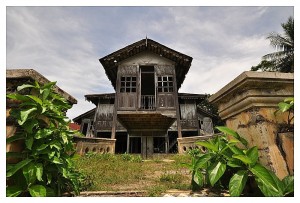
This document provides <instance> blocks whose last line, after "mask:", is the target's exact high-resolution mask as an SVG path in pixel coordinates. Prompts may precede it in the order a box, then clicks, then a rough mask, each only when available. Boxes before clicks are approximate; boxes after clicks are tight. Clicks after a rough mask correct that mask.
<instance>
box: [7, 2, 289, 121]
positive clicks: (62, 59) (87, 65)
mask: <svg viewBox="0 0 300 203" xmlns="http://www.w3.org/2000/svg"><path fill="white" fill-rule="evenodd" d="M290 15H293V9H292V7H7V68H34V69H36V70H37V71H38V72H40V73H41V74H43V75H44V76H45V77H46V78H48V79H49V80H52V81H58V83H57V84H58V86H59V87H60V88H62V89H63V90H65V91H66V92H68V93H69V94H71V95H72V96H74V97H75V98H76V99H77V100H78V104H77V105H74V107H73V108H72V109H71V110H70V111H69V112H68V116H69V117H70V118H74V117H76V116H78V115H79V114H82V113H84V112H86V111H87V110H90V109H91V108H93V106H94V105H93V104H91V103H89V102H87V101H85V100H84V95H86V94H96V93H108V92H113V91H114V90H113V88H112V86H111V82H110V81H109V80H108V79H107V77H106V75H105V72H104V70H103V68H102V65H101V64H100V63H99V61H98V59H99V58H102V57H104V56H105V55H107V54H109V53H112V52H114V51H116V50H118V49H120V48H122V47H124V46H127V45H129V44H131V43H134V42H135V41H138V40H140V39H142V38H144V37H145V36H146V35H148V37H149V38H151V39H153V40H155V41H157V42H159V43H162V44H164V45H166V46H168V47H170V48H172V49H174V50H177V51H179V52H181V53H184V54H187V55H189V56H192V57H193V62H192V66H191V68H190V71H189V73H188V74H187V76H186V79H185V81H184V83H183V85H182V87H181V89H180V92H191V93H211V94H212V93H215V92H216V91H218V90H219V89H220V88H222V87H223V86H224V85H226V84H227V83H228V82H230V81H231V80H233V79H234V78H235V77H236V76H237V75H239V74H240V73H241V72H242V71H245V70H249V69H250V67H251V66H253V65H256V64H257V63H259V61H260V58H261V56H262V55H264V54H266V53H268V52H270V51H271V48H270V47H269V45H268V41H267V40H266V39H265V37H266V34H267V33H268V32H271V31H277V30H278V29H280V23H281V22H284V21H285V20H286V19H287V17H288V16H290ZM271 19H277V21H278V22H276V21H275V22H273V20H271Z"/></svg>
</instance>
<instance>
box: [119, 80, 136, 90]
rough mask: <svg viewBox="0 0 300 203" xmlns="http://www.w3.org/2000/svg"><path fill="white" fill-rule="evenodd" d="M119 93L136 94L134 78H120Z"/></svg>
mask: <svg viewBox="0 0 300 203" xmlns="http://www.w3.org/2000/svg"><path fill="white" fill-rule="evenodd" d="M120 92H136V77H130V76H124V77H121V87H120Z"/></svg>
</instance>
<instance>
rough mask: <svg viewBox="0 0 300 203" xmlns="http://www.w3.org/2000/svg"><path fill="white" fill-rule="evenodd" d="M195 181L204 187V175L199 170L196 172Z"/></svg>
mask: <svg viewBox="0 0 300 203" xmlns="http://www.w3.org/2000/svg"><path fill="white" fill-rule="evenodd" d="M194 181H195V183H197V184H198V185H199V186H200V187H203V185H204V178H203V174H202V173H201V172H200V171H199V170H197V171H195V175H194Z"/></svg>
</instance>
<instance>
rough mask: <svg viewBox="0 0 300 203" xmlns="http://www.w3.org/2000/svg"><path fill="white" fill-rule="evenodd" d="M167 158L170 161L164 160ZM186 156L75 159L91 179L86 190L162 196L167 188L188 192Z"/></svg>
mask: <svg viewBox="0 0 300 203" xmlns="http://www.w3.org/2000/svg"><path fill="white" fill-rule="evenodd" d="M165 158H167V159H168V160H171V161H168V162H166V161H163V159H165ZM188 160H189V157H188V156H187V155H169V156H168V157H161V158H159V157H156V158H154V159H152V160H143V161H142V159H141V156H140V155H133V154H126V153H125V154H116V155H113V154H88V155H85V156H82V157H80V158H77V159H76V160H75V165H76V168H78V169H79V170H80V172H81V173H83V174H84V175H85V176H86V177H89V180H92V181H87V182H86V185H88V187H87V188H86V190H91V191H99V190H105V191H126V190H144V191H146V196H160V195H161V193H163V192H165V191H166V190H168V189H189V188H190V185H189V178H188V173H187V171H186V169H185V168H184V167H183V166H182V165H181V163H182V162H187V161H188Z"/></svg>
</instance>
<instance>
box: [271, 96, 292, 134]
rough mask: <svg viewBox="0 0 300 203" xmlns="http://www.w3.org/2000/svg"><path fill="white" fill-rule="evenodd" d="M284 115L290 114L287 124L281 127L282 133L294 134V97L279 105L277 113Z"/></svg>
mask: <svg viewBox="0 0 300 203" xmlns="http://www.w3.org/2000/svg"><path fill="white" fill-rule="evenodd" d="M279 112H280V113H284V112H288V117H287V122H286V124H283V125H280V126H279V128H280V129H279V131H280V132H294V125H292V123H291V122H292V121H293V120H294V97H289V98H286V99H284V100H283V101H282V102H279V103H278V110H277V111H275V114H276V113H279Z"/></svg>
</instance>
